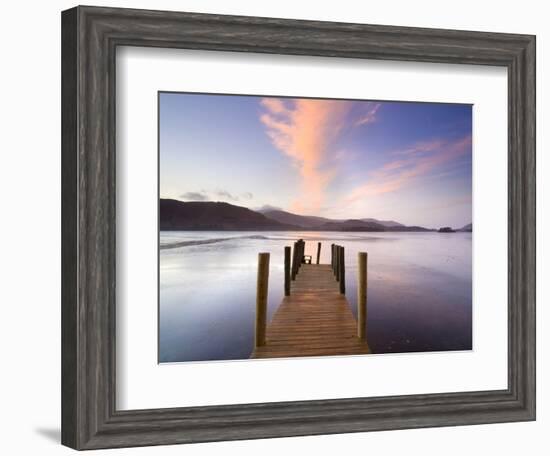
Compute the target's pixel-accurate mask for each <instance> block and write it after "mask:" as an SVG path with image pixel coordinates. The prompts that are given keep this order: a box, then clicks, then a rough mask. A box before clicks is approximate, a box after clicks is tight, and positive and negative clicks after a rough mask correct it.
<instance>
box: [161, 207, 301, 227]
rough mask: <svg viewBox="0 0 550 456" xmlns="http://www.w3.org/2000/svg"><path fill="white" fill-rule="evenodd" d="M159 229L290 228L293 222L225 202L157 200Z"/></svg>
mask: <svg viewBox="0 0 550 456" xmlns="http://www.w3.org/2000/svg"><path fill="white" fill-rule="evenodd" d="M159 216H160V229H161V230H211V231H218V230H220V231H222V230H235V231H262V230H274V231H275V230H292V229H297V227H296V226H292V225H287V224H283V223H279V222H277V221H275V220H272V219H268V218H267V217H265V216H264V215H263V214H260V213H258V212H254V211H251V210H250V209H247V208H245V207H241V206H235V205H233V204H229V203H220V202H210V201H191V202H183V201H177V200H172V199H161V200H160V214H159Z"/></svg>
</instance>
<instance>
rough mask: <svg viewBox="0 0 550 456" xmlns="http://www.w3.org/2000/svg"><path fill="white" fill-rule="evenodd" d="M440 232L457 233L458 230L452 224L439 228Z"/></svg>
mask: <svg viewBox="0 0 550 456" xmlns="http://www.w3.org/2000/svg"><path fill="white" fill-rule="evenodd" d="M437 232H438V233H456V230H453V229H452V228H451V227H450V226H444V227H443V228H439V230H437Z"/></svg>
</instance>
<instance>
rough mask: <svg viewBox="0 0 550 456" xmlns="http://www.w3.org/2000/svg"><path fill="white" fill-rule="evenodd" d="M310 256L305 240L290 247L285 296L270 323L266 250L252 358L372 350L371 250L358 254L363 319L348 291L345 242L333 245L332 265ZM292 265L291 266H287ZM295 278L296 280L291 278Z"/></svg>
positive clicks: (261, 260)
mask: <svg viewBox="0 0 550 456" xmlns="http://www.w3.org/2000/svg"><path fill="white" fill-rule="evenodd" d="M317 249H318V250H317V264H312V262H311V257H309V258H307V259H305V260H304V257H305V255H304V251H305V243H304V242H303V241H302V240H299V241H297V242H296V243H295V244H294V252H293V256H292V260H293V261H292V265H290V247H285V284H284V285H285V297H284V298H283V300H282V302H281V304H280V305H279V307H278V309H277V311H276V312H275V314H274V316H273V319H272V321H271V322H270V323H269V324H267V322H266V314H267V312H266V309H267V289H268V277H269V254H268V253H260V254H259V261H258V288H257V302H256V340H255V348H254V351H253V352H252V354H251V358H288V357H298V356H300V357H301V356H331V355H332V356H334V355H359V354H367V353H370V348H369V345H368V343H367V339H366V316H367V312H366V304H367V294H366V289H367V288H366V287H367V282H366V281H367V274H366V272H367V268H366V263H367V254H366V253H359V255H358V271H359V276H358V287H357V288H358V321H356V320H355V318H354V316H353V313H352V311H351V308H350V305H349V303H348V300H347V299H346V296H345V266H344V264H345V263H344V247H342V246H338V245H332V246H331V264H319V260H318V258H319V252H320V249H321V247H320V243H319V244H318V246H317ZM287 268H288V270H287ZM289 282H290V283H289Z"/></svg>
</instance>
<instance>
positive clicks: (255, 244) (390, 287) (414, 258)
mask: <svg viewBox="0 0 550 456" xmlns="http://www.w3.org/2000/svg"><path fill="white" fill-rule="evenodd" d="M299 238H302V239H304V240H305V241H306V252H305V253H306V255H312V256H313V258H315V255H316V249H317V242H319V241H320V242H322V250H321V263H329V262H330V244H331V243H337V244H340V245H343V246H344V247H345V252H346V258H345V260H346V296H347V298H348V300H349V302H350V305H351V307H352V310H353V312H354V314H355V315H356V304H357V300H356V293H357V280H356V275H357V253H358V252H361V251H365V252H368V320H367V331H368V342H369V345H370V346H371V349H372V351H373V352H374V353H399V352H413V351H441V350H470V349H471V346H472V234H471V233H449V234H442V233H434V232H428V233H388V232H384V233H342V232H334V233H330V232H308V231H300V232H228V231H223V232H214V231H211V232H196V231H194V232H189V231H171V232H161V233H160V244H161V250H160V305H159V311H160V316H159V318H160V324H159V330H160V334H159V361H160V362H180V361H204V360H230V359H246V358H248V357H249V356H250V353H251V351H252V348H253V340H254V319H255V306H256V273H257V258H258V253H259V252H269V253H270V254H271V258H270V275H269V295H268V321H270V319H271V317H272V316H273V313H274V312H275V310H276V309H277V306H278V305H279V303H280V301H281V299H282V297H283V293H284V290H283V258H284V246H287V245H288V246H291V245H292V244H293V242H294V241H295V240H297V239H299ZM176 243H177V244H176ZM174 244H175V245H179V247H175V248H167V247H168V246H169V245H174Z"/></svg>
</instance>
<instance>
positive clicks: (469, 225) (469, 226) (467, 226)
mask: <svg viewBox="0 0 550 456" xmlns="http://www.w3.org/2000/svg"><path fill="white" fill-rule="evenodd" d="M456 231H465V232H468V233H471V232H472V224H471V223H468V224H467V225H464V226H463V227H462V228H459V229H457V230H456Z"/></svg>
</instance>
